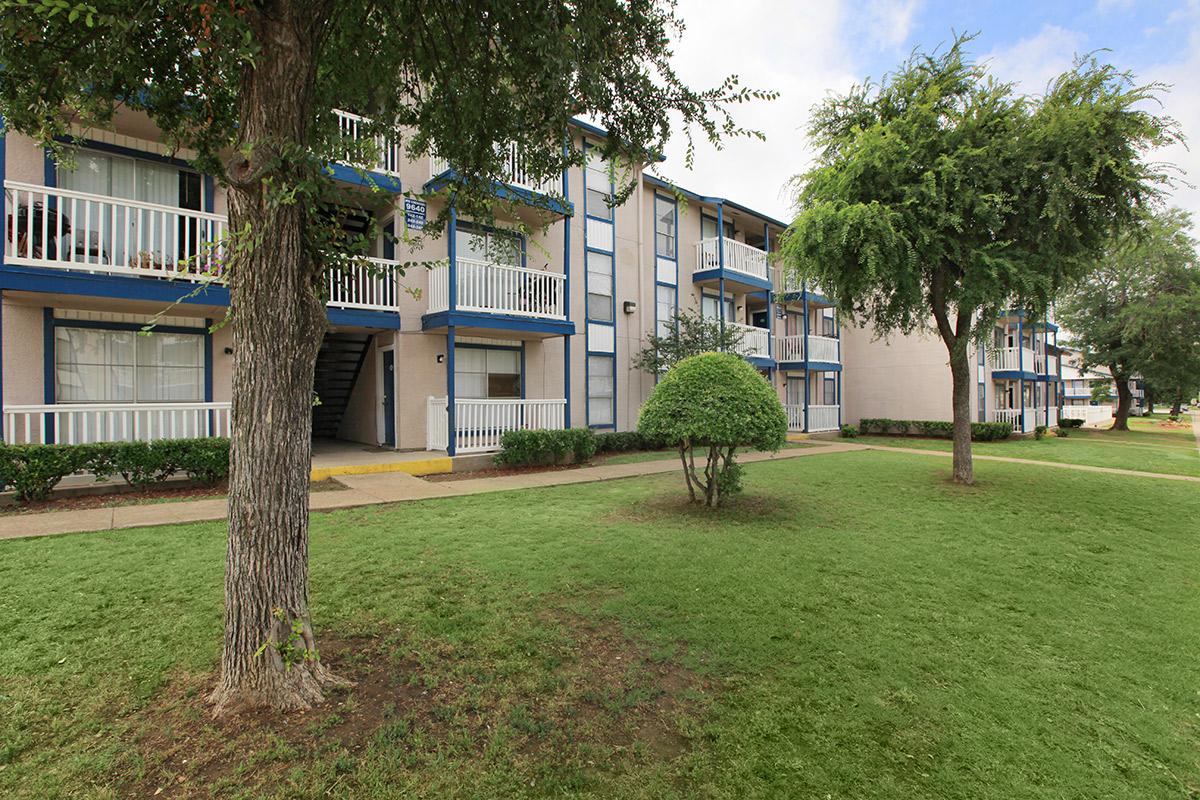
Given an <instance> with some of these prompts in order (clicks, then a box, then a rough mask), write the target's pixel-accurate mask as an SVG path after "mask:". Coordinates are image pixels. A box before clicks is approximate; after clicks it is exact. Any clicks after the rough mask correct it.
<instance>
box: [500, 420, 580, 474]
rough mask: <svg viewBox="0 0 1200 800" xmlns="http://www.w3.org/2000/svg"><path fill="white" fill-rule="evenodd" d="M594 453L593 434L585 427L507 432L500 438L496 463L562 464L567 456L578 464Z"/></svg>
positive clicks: (503, 465) (524, 464) (515, 464)
mask: <svg viewBox="0 0 1200 800" xmlns="http://www.w3.org/2000/svg"><path fill="white" fill-rule="evenodd" d="M595 454H596V434H594V433H592V431H591V430H589V429H588V428H571V429H569V430H563V431H507V432H506V433H504V434H503V435H501V437H500V452H499V453H498V454H496V457H495V462H496V465H497V466H501V467H524V466H530V465H542V464H561V463H563V462H564V461H566V460H567V458H568V457H573V458H574V460H575V463H577V464H581V463H583V462H584V461H587V460H588V459H589V458H591V457H592V456H594V455H595Z"/></svg>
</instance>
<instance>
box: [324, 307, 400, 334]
mask: <svg viewBox="0 0 1200 800" xmlns="http://www.w3.org/2000/svg"><path fill="white" fill-rule="evenodd" d="M325 315H326V316H327V317H328V318H329V324H330V325H337V326H342V327H349V328H373V329H375V330H381V331H398V330H400V315H399V314H398V313H397V312H395V311H370V310H367V309H365V308H326V309H325Z"/></svg>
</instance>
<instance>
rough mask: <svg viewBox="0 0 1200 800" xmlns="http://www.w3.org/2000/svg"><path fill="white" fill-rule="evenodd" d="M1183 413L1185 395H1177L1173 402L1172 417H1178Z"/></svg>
mask: <svg viewBox="0 0 1200 800" xmlns="http://www.w3.org/2000/svg"><path fill="white" fill-rule="evenodd" d="M1182 413H1183V394H1182V393H1178V392H1177V393H1176V394H1175V399H1174V400H1172V401H1171V416H1172V417H1178V416H1179V415H1180V414H1182Z"/></svg>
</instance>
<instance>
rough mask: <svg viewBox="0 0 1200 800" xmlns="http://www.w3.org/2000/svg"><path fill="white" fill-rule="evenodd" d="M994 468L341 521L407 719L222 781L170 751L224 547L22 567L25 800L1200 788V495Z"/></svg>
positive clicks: (338, 536) (342, 583)
mask: <svg viewBox="0 0 1200 800" xmlns="http://www.w3.org/2000/svg"><path fill="white" fill-rule="evenodd" d="M1055 444H1061V443H1060V442H1055ZM976 469H977V475H978V479H979V484H978V485H977V486H975V487H971V488H962V487H955V486H953V485H951V484H949V483H948V482H947V481H946V480H945V479H946V476H947V472H948V463H947V462H944V461H942V460H941V459H931V458H927V457H923V456H915V455H907V454H902V453H895V452H886V451H856V452H844V453H837V454H823V455H817V456H814V457H811V458H801V459H789V460H782V461H773V462H767V463H760V464H751V465H748V466H747V467H746V479H747V484H748V493H747V494H746V495H745V496H743V497H742V498H740V499H739V500H738V501H737V503H736V504H735V505H733V506H732V507H730V508H728V509H726V510H724V511H722V512H720V513H719V514H718V515H711V514H707V513H704V512H693V511H690V510H686V509H682V508H681V507H680V506H679V504H678V503H677V501H676V498H677V497H678V496H679V494H680V492H681V491H682V486H681V485H680V484H681V482H680V480H679V478H678V477H677V476H674V475H663V476H657V477H654V478H648V479H647V478H639V479H634V480H624V481H612V482H606V483H598V484H587V485H576V486H567V487H557V488H552V489H542V490H530V491H527V492H524V493H506V494H493V495H478V496H472V497H465V498H454V499H448V500H436V501H426V502H420V503H409V504H403V505H399V506H394V507H372V508H364V509H354V510H346V511H340V512H336V513H330V514H322V515H316V516H315V517H314V531H313V545H312V589H313V605H314V613H315V616H316V624H317V626H318V629H319V635H324V636H325V640H326V641H328V640H329V638H330V636H331V634H332V633H335V632H336V633H337V634H338V635H341V636H347V635H352V634H372V635H376V636H379V637H382V638H381V639H380V640H379V641H380V642H381V644H380V645H379V646H380V647H381V648H382V651H381V652H379V653H377V654H375V655H373V656H372V658H373V659H374V660H375V661H376V662H377V663H379V664H382V665H384V667H386V668H387V669H390V670H394V671H395V673H396V675H397V676H398V679H399V680H400V681H401V682H402V683H406V684H408V689H407V694H404V695H403V697H400V698H399V699H397V700H396V701H395V702H393V701H392V700H388V701H387V702H386V703H384V704H383V705H384V706H385V707H384V708H382V709H380V714H381V716H382V719H383V720H384V724H383V726H382V727H381V728H380V729H379V730H378V731H377V732H374V733H372V734H371V735H369V736H368V737H367V739H366V741H365V743H361V746H357V747H356V746H354V745H353V742H350V741H343V740H341V739H340V738H339V734H337V733H336V732H337V731H338V730H339V728H338V727H337V726H338V720H339V719H340V718H341V717H339V714H345V713H350V712H349V711H348V709H351V708H354V707H357V706H358V704H361V703H364V702H368V701H366V700H363V699H362V698H356V697H355V695H354V694H353V693H351V695H350V697H349V698H345V697H343V698H339V701H337V702H342V703H343V705H341V706H336V707H334V708H333V709H331V710H330V711H329V712H328V713H327V714H326V712H322V714H324V715H325V716H322V717H320V718H319V721H318V722H313V723H310V727H312V726H316V727H313V730H314V731H324V730H329V731H333V733H329V734H327V738H328V741H327V742H326V744H325V746H323V747H322V748H321V749H320V750H318V751H315V752H303V753H299V752H297V751H296V750H294V749H293V748H290V747H289V746H288V745H287V744H286V742H283V741H282V740H279V739H277V738H274V737H267V738H264V740H263V741H261V742H251V743H250V745H249V746H247V749H246V750H245V751H244V759H245V760H244V764H243V769H242V770H240V771H239V772H237V773H236V774H233V775H227V776H225V780H226V782H225V783H223V784H221V785H220V786H219V787H210V788H203V787H201V786H197V784H196V780H197V778H196V776H195V774H194V773H193V772H192V771H191V770H192V769H193V767H192V766H191V765H190V764H192V763H194V762H189V764H185V763H183V762H182V758H181V756H180V753H172V754H170V755H171V758H172V760H171V761H170V763H169V764H168V766H167V767H165V768H160V767H158V766H156V765H155V763H154V762H155V761H156V760H157V759H159V758H162V757H165V754H161V753H159V754H153V753H152V754H150V757H149V758H148V759H146V758H143V757H142V756H140V755H139V745H138V739H139V736H150V735H160V736H161V735H166V734H167V733H169V730H167V729H169V728H170V726H169V725H164V724H162V723H161V722H158V723H156V722H155V720H161V719H162V717H157V716H155V715H154V714H155V713H156V711H155V710H156V709H158V708H159V707H160V706H161V705H162V704H163V697H164V696H177V697H186V692H180V691H179V690H178V687H179V686H181V685H182V686H189V685H195V684H194V683H192V684H189V680H191V679H189V677H188V676H192V675H203V674H207V673H208V672H209V671H210V670H211V669H212V667H213V665H214V663H215V659H216V657H217V654H218V649H219V644H220V604H221V581H222V574H223V564H222V560H223V557H224V535H223V528H222V526H221V525H218V524H194V525H185V526H176V527H163V528H154V529H141V530H130V531H120V532H106V533H98V534H86V535H76V536H63V537H48V538H42V539H28V540H12V541H5V542H0V586H2V587H3V591H2V592H0V642H2V645H3V646H0V796H2V797H6V798H7V797H15V798H47V797H65V796H87V797H114V796H127V795H132V794H133V793H134V792H135V789H131V786H134V785H135V784H131V783H130V781H135V780H138V776H139V774H140V773H142V772H145V771H148V772H149V773H151V774H152V775H158V774H167V775H168V777H169V778H170V780H171V783H170V784H169V785H167V789H166V791H165V792H164V794H163V795H162V796H164V797H172V796H179V794H178V793H179V792H181V791H186V790H187V789H189V787H191V788H194V789H195V794H196V796H207V795H208V793H209V791H210V790H211V791H212V793H214V794H219V795H220V796H229V797H233V796H258V795H257V794H254V793H252V792H247V793H245V794H241V795H239V794H238V793H237V787H238V786H239V785H242V784H248V785H254V784H259V783H260V782H261V781H262V780H264V776H267V778H269V779H267V780H266V783H265V785H259V786H258V790H259V791H261V792H263V793H264V794H266V795H267V796H271V795H272V793H274V794H277V795H278V796H286V797H313V798H315V797H326V796H331V797H350V798H382V797H416V798H425V797H428V798H473V797H478V798H496V797H562V796H587V797H595V798H695V797H704V798H746V797H757V798H782V797H795V798H856V799H863V800H869V799H874V798H878V799H880V800H882V799H883V798H887V799H888V800H892V799H893V798H930V799H931V800H932V799H933V798H939V799H941V798H963V799H964V800H966V799H967V798H971V799H972V800H976V799H980V798H983V799H989V800H991V799H994V800H1001V799H1002V798H1003V799H1004V800H1008V798H1038V799H1042V798H1044V799H1045V800H1051V798H1053V799H1054V800H1059V798H1077V797H1078V798H1188V797H1195V796H1196V793H1197V792H1200V764H1198V760H1197V754H1198V752H1200V724H1198V720H1200V693H1198V692H1197V687H1198V684H1197V678H1196V675H1197V673H1196V653H1197V652H1200V626H1197V625H1196V620H1197V619H1200V591H1198V588H1200V587H1198V586H1197V583H1196V580H1197V578H1196V576H1197V575H1198V574H1200V538H1198V537H1197V536H1196V535H1195V524H1194V523H1195V517H1196V514H1197V512H1198V511H1200V505H1198V501H1197V489H1196V486H1195V485H1193V484H1188V483H1182V482H1175V481H1163V480H1155V479H1137V478H1123V477H1119V476H1110V475H1101V474H1094V473H1083V472H1071V471H1064V470H1050V469H1047V468H1040V467H1036V466H1024V465H1013V464H1004V463H994V462H980V463H978V464H977V468H976ZM597 631H599V632H600V633H597ZM392 665H395V666H392ZM664 675H665V676H666V677H664ZM173 693H174V694H173ZM403 698H408V699H407V700H404V699H403ZM195 719H196V720H197V722H196V724H197V725H198V726H201V727H203V718H202V717H200V716H199V715H196V717H195ZM655 720H658V721H657V722H656V721H655ZM281 724H282V723H281ZM220 741H221V737H220V736H218V735H217V734H216V733H214V731H213V730H211V729H205V731H204V732H203V734H202V736H201V738H200V744H197V743H195V742H193V743H191V745H190V747H191V750H188V749H187V747H184V748H183V750H181V751H180V752H181V753H184V754H188V753H190V754H193V755H194V754H195V753H196V752H202V751H204V750H205V749H206V748H207V749H213V750H219V749H220V746H221V745H220ZM242 753H243V751H239V754H238V756H237V757H238V758H242V757H243V755H242ZM155 770H159V772H155ZM162 770H165V773H164V772H163V771H162ZM178 778H182V779H183V780H182V781H180V780H178ZM149 786H150V787H153V786H154V783H151V784H149ZM137 791H140V792H144V794H142V796H149V795H151V794H153V789H152V788H148V787H147V786H145V785H142V786H141V789H139V790H137Z"/></svg>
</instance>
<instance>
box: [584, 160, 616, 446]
mask: <svg viewBox="0 0 1200 800" xmlns="http://www.w3.org/2000/svg"><path fill="white" fill-rule="evenodd" d="M590 149H592V145H590V144H588V142H587V141H586V140H585V141H584V142H583V152H584V155H585V156H586V155H587V152H588V150H590ZM585 160H586V159H585ZM582 178H583V180H582V184H583V186H582V188H583V210H584V216H585V217H586V216H587V202H588V199H587V198H588V185H587V167H586V166H585V167H584V169H583V170H582ZM608 194H609V196H610V197H613V196H614V187H613V182H612V178H611V177H610V178H609V181H608ZM616 216H617V214H616V209H615V208H614V209H611V217H610V218H609V219H601V220H598V221H599V222H601V224H604V225H608V226H610V227H611V228H612V234H613V236H612V240H613V249H612V250H601V249H599V248H594V247H591V246H589V244H588V234H587V229H588V226H587V220H586V219H585V220H584V223H583V250H584V262H583V315H584V320H585V328H584V352H585V353H586V354H587V360H586V361H585V362H584V412H585V415H584V421H585V424H586V425H587V426H588V427H590V428H609V427H611V428H613V429H616V426H617V361H616V353H615V352H609V353H595V354H593V352H592V349H591V347H590V342H589V340H588V335H587V328H586V326H587V325H608V326H611V327H612V328H613V340H614V342H615V341H616V327H617V256H616V242H617V225H616ZM588 253H596V254H598V255H602V256H604V257H605V258H607V259H608V264H609V275H610V276H611V277H612V280H611V283H612V294H611V295H610V296H609V302H610V303H611V306H610V307H611V309H612V320H611V321H605V320H593V319H592V318H591V317H590V316H589V309H588V302H587V300H588V288H589V286H588V284H589V283H590V270H589V269H588V258H587V254H588ZM592 355H597V356H601V357H604V358H611V359H612V360H613V370H612V376H613V390H612V420H613V421H612V423H611V424H609V423H600V424H593V423H592V420H591V416H592V403H591V396H590V395H589V394H588V388H589V387H590V386H591V381H590V377H591V358H590V357H591V356H592Z"/></svg>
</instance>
